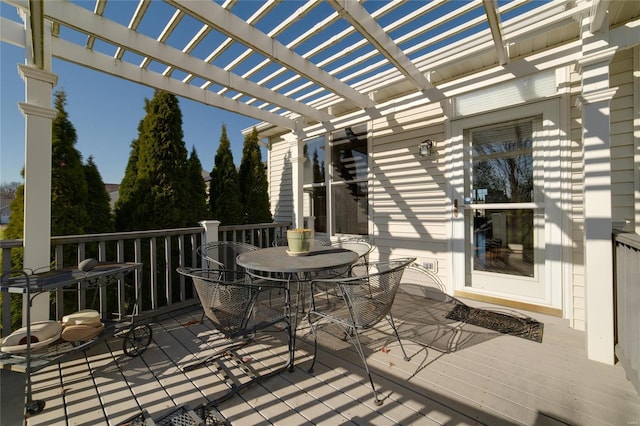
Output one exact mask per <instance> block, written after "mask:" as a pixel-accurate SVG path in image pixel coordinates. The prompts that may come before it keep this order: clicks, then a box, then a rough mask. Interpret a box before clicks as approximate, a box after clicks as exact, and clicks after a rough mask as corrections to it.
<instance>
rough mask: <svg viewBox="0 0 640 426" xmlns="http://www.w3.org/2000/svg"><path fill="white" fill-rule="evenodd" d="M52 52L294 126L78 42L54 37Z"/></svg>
mask: <svg viewBox="0 0 640 426" xmlns="http://www.w3.org/2000/svg"><path fill="white" fill-rule="evenodd" d="M52 54H53V56H55V57H57V58H60V59H63V60H65V61H68V62H72V63H75V64H78V65H82V66H84V67H87V68H91V69H94V70H96V71H100V72H103V73H106V74H109V75H113V76H115V77H118V78H123V79H125V80H129V81H132V82H134V83H139V84H143V85H145V86H149V87H153V88H156V89H161V90H166V91H169V92H171V93H175V94H176V95H178V96H182V97H184V98H188V99H192V100H194V101H196V102H200V103H203V104H205V105H210V106H213V107H216V108H221V109H224V110H227V111H231V112H235V113H238V114H242V115H245V116H247V117H252V118H255V119H256V120H261V121H266V122H269V123H273V124H277V125H278V126H282V127H284V128H287V129H295V121H294V120H292V119H290V118H287V117H284V116H282V115H277V114H273V113H270V112H268V111H265V110H263V109H259V108H256V107H253V106H250V105H246V104H244V103H242V102H238V101H235V100H233V99H231V98H228V97H225V96H221V95H218V94H217V93H214V92H212V91H210V90H202V89H200V88H199V87H197V86H193V85H190V84H186V83H183V82H181V81H179V80H176V79H171V78H167V77H164V76H163V75H161V74H158V73H155V72H152V71H149V70H148V69H144V68H140V67H138V66H136V65H133V64H130V63H127V62H124V61H121V60H114V59H113V58H112V57H111V56H109V55H105V54H103V53H98V52H95V51H93V50H88V49H84V48H82V47H81V46H78V45H76V44H74V43H71V42H68V41H66V40H61V39H54V40H53V42H52Z"/></svg>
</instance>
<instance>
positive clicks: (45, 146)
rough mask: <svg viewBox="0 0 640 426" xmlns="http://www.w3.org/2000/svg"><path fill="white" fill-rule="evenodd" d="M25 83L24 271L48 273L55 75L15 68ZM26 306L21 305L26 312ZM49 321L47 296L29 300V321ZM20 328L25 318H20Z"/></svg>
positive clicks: (28, 67) (31, 68)
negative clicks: (52, 106) (31, 301)
mask: <svg viewBox="0 0 640 426" xmlns="http://www.w3.org/2000/svg"><path fill="white" fill-rule="evenodd" d="M18 69H19V72H20V76H21V77H22V79H23V80H24V83H25V92H26V102H20V103H19V107H20V111H21V112H22V114H23V115H24V117H25V165H24V231H23V245H24V268H25V269H31V270H34V271H35V270H38V271H47V270H49V264H50V261H51V259H50V257H51V255H50V251H51V152H52V150H51V124H52V121H53V119H54V118H55V117H56V115H57V111H56V110H55V109H53V108H51V105H52V91H53V87H54V86H55V85H56V83H57V81H58V78H57V76H56V75H55V74H53V73H51V72H48V71H45V70H42V69H40V68H36V67H33V66H28V65H19V66H18ZM26 303H28V302H27V301H24V303H23V306H24V307H25V308H26V307H27V305H26ZM48 319H49V294H48V293H43V294H41V295H39V296H38V297H36V298H35V299H34V300H33V303H32V305H31V321H32V322H34V321H43V320H48ZM22 321H23V324H24V325H26V317H25V316H24V315H23V319H22Z"/></svg>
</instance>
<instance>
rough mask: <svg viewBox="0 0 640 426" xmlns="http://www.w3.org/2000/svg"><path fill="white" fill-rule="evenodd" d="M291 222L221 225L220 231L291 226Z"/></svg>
mask: <svg viewBox="0 0 640 426" xmlns="http://www.w3.org/2000/svg"><path fill="white" fill-rule="evenodd" d="M290 225H291V223H290V222H271V223H250V224H247V225H224V226H220V228H219V230H220V231H242V230H247V229H269V228H282V227H287V226H290Z"/></svg>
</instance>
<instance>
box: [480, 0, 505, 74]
mask: <svg viewBox="0 0 640 426" xmlns="http://www.w3.org/2000/svg"><path fill="white" fill-rule="evenodd" d="M482 3H483V4H484V12H485V14H486V15H487V22H488V23H489V29H490V30H491V37H492V38H493V44H494V46H495V48H496V54H497V55H498V62H499V63H500V65H505V64H506V63H507V61H508V55H507V49H505V46H504V41H503V40H502V29H501V28H500V16H499V15H498V2H497V0H482Z"/></svg>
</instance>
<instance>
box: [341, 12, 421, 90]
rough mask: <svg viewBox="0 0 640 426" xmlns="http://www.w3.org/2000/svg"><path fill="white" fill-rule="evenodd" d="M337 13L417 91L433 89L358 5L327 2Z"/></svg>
mask: <svg viewBox="0 0 640 426" xmlns="http://www.w3.org/2000/svg"><path fill="white" fill-rule="evenodd" d="M329 4H331V6H332V7H333V8H334V9H336V10H337V11H338V13H339V14H340V16H342V17H343V18H344V19H346V20H347V21H348V22H349V23H350V24H351V25H352V26H353V27H354V28H355V29H357V30H358V32H359V33H360V34H361V35H362V36H363V37H364V38H365V39H367V41H369V43H371V45H372V46H373V47H375V48H376V49H377V50H378V52H380V53H381V54H382V55H383V56H384V57H385V58H387V60H388V61H389V62H391V63H392V64H393V66H395V67H396V69H397V70H398V71H400V72H401V73H402V74H403V75H404V76H405V77H407V79H408V80H409V81H411V82H412V83H413V84H414V85H415V86H416V88H417V89H418V90H420V91H424V90H426V89H430V88H433V86H432V85H431V83H429V81H428V80H427V79H426V78H425V76H424V75H422V73H421V72H420V70H419V69H418V68H417V67H416V66H415V64H414V63H413V62H411V59H409V57H408V56H407V55H405V53H404V52H403V51H402V49H400V48H399V47H398V45H397V44H396V43H394V41H393V40H392V39H391V37H389V35H388V34H387V33H386V32H385V31H384V29H382V27H381V26H380V25H379V24H378V23H377V22H376V21H375V20H374V19H373V18H372V17H371V15H370V14H369V13H368V12H367V11H366V10H365V8H364V7H362V6H361V5H360V3H358V2H355V1H351V0H329Z"/></svg>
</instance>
